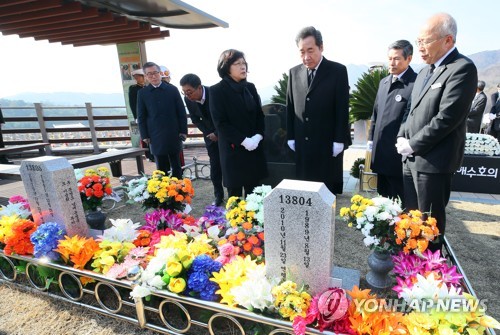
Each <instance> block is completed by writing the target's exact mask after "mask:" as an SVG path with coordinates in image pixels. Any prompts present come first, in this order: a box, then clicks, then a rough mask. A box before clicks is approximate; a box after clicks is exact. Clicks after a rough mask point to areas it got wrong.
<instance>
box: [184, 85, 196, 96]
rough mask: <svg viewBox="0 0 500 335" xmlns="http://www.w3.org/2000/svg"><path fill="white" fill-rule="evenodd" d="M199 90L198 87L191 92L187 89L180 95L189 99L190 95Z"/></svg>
mask: <svg viewBox="0 0 500 335" xmlns="http://www.w3.org/2000/svg"><path fill="white" fill-rule="evenodd" d="M199 88H200V86H198V87H197V88H195V89H193V90H191V89H187V90H185V91H184V90H182V95H184V96H186V97H190V96H191V95H193V94H194V92H196V91H197V90H198V89H199Z"/></svg>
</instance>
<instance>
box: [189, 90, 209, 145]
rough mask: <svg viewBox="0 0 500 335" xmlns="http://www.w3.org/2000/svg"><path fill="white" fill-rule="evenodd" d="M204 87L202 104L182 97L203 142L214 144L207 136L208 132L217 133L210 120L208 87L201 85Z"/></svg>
mask: <svg viewBox="0 0 500 335" xmlns="http://www.w3.org/2000/svg"><path fill="white" fill-rule="evenodd" d="M203 88H204V89H205V102H204V104H203V106H202V105H201V104H199V103H197V102H196V101H191V100H189V99H188V98H186V97H184V102H185V103H186V107H187V109H188V111H189V115H190V117H191V121H192V122H193V124H194V125H196V127H198V129H199V130H200V131H201V132H202V133H203V135H204V136H203V137H204V140H205V144H206V145H207V146H208V145H211V144H216V143H215V142H212V141H211V140H210V139H208V138H207V135H208V134H211V133H217V132H216V130H215V125H214V122H213V121H212V114H211V113H210V96H209V95H210V89H209V88H208V87H207V86H203Z"/></svg>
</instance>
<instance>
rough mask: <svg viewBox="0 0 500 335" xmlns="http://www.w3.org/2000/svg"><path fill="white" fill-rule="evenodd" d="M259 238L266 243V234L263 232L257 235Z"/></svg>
mask: <svg viewBox="0 0 500 335" xmlns="http://www.w3.org/2000/svg"><path fill="white" fill-rule="evenodd" d="M257 237H258V238H259V239H260V240H261V241H264V232H263V231H261V232H260V233H257Z"/></svg>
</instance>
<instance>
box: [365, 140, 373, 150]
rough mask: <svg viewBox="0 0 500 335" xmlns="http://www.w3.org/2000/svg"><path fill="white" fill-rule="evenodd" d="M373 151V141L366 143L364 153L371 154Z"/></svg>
mask: <svg viewBox="0 0 500 335" xmlns="http://www.w3.org/2000/svg"><path fill="white" fill-rule="evenodd" d="M372 149H373V141H368V142H367V143H366V151H369V152H372Z"/></svg>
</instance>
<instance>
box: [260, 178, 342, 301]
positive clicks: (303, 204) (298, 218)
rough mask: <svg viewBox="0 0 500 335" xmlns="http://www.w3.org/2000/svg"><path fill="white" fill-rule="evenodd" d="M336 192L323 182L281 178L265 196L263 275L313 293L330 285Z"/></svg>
mask: <svg viewBox="0 0 500 335" xmlns="http://www.w3.org/2000/svg"><path fill="white" fill-rule="evenodd" d="M334 213H335V196H334V195H333V194H332V193H331V192H330V191H329V190H328V188H327V187H326V186H325V185H324V184H323V183H317V182H307V181H301V180H291V179H284V180H283V181H282V182H281V183H279V184H278V186H276V188H274V189H273V190H272V191H271V192H270V193H269V194H268V195H267V197H266V198H265V199H264V222H265V223H266V224H265V228H264V232H265V236H266V248H265V257H266V275H267V277H268V278H279V279H280V280H281V281H284V280H292V281H294V282H296V283H297V284H298V285H305V286H306V287H307V288H308V291H309V292H310V293H312V294H313V295H315V294H318V293H321V292H324V291H326V290H327V289H328V288H329V286H330V277H331V275H332V268H333V249H334V232H335V215H334Z"/></svg>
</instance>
